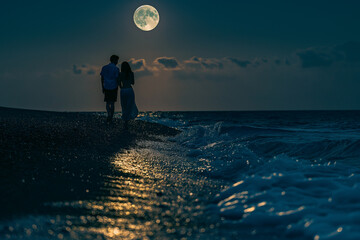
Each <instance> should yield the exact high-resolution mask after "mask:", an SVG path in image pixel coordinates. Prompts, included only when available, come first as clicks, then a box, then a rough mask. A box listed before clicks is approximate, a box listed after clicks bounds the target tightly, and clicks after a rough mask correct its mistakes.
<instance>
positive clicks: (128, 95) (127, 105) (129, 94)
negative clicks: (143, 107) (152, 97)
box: [120, 88, 139, 121]
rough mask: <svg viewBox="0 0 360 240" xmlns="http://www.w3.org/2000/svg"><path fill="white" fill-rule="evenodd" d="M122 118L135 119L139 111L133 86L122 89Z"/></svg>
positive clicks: (126, 119)
mask: <svg viewBox="0 0 360 240" xmlns="http://www.w3.org/2000/svg"><path fill="white" fill-rule="evenodd" d="M120 99H121V108H122V119H123V120H124V121H129V120H133V119H135V118H136V117H137V115H138V113H139V111H138V108H137V106H136V104H135V93H134V90H133V89H132V88H122V89H121V90H120Z"/></svg>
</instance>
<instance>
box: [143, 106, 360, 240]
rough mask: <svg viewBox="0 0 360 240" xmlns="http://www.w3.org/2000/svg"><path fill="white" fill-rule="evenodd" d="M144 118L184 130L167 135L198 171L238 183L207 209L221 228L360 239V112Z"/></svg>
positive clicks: (274, 235) (257, 235) (248, 234)
mask: <svg viewBox="0 0 360 240" xmlns="http://www.w3.org/2000/svg"><path fill="white" fill-rule="evenodd" d="M141 119H142V120H145V121H152V122H157V123H161V124H165V125H167V126H171V127H175V128H178V129H180V130H181V131H182V133H181V134H179V135H177V136H175V137H171V138H169V140H170V141H173V142H175V143H176V144H179V145H181V146H182V147H185V149H187V151H186V153H184V152H182V153H179V154H183V155H184V157H186V158H191V159H193V161H200V162H203V163H204V165H203V166H204V167H202V168H199V169H198V171H199V174H204V175H206V176H208V177H209V178H217V179H219V178H220V179H224V180H227V181H230V182H231V183H232V185H229V186H228V187H227V188H226V189H225V190H224V191H222V192H219V193H218V194H217V195H216V197H215V199H214V201H213V202H212V203H211V204H210V203H209V206H208V210H209V211H213V212H214V213H216V214H218V215H219V216H220V217H221V219H222V221H223V223H222V227H225V228H227V229H237V230H240V231H243V232H244V235H243V236H244V237H245V238H244V239H252V237H253V239H288V238H289V239H315V240H317V239H360V174H359V173H360V171H359V167H360V111H278V112H277V111H264V112H147V113H143V114H142V116H141ZM181 149H183V148H181ZM174 151H175V152H176V149H174ZM182 151H183V150H182ZM269 236H271V237H270V238H268V237H269Z"/></svg>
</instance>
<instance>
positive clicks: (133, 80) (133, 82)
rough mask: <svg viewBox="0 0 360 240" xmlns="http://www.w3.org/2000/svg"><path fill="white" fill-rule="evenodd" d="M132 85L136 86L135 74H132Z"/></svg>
mask: <svg viewBox="0 0 360 240" xmlns="http://www.w3.org/2000/svg"><path fill="white" fill-rule="evenodd" d="M130 83H131V84H132V85H134V84H135V77H134V73H132V74H131V79H130Z"/></svg>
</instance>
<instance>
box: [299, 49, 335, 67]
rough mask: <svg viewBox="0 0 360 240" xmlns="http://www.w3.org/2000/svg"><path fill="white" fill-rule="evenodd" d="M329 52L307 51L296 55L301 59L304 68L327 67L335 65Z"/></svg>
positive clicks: (319, 50)
mask: <svg viewBox="0 0 360 240" xmlns="http://www.w3.org/2000/svg"><path fill="white" fill-rule="evenodd" d="M327 52H328V50H327V49H325V50H321V49H306V50H302V51H298V52H297V53H296V55H297V56H298V57H299V58H300V60H301V66H302V67H303V68H312V67H327V66H330V65H331V64H332V63H333V57H332V56H331V55H330V54H329V53H327Z"/></svg>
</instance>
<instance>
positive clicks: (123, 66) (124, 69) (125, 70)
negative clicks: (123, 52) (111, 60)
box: [121, 62, 132, 77]
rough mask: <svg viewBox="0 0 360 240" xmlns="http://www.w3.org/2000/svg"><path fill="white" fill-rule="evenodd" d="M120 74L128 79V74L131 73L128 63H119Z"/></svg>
mask: <svg viewBox="0 0 360 240" xmlns="http://www.w3.org/2000/svg"><path fill="white" fill-rule="evenodd" d="M121 72H122V73H125V76H126V77H128V76H129V75H130V73H132V71H131V67H130V64H129V63H128V62H122V63H121Z"/></svg>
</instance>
